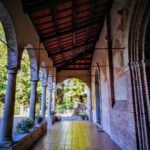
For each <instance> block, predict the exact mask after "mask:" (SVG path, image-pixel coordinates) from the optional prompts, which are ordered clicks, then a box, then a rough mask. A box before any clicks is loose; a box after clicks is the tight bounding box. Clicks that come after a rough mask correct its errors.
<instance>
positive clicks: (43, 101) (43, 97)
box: [41, 84, 47, 118]
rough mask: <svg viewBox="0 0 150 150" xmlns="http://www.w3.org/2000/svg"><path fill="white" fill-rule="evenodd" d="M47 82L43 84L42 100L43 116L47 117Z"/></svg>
mask: <svg viewBox="0 0 150 150" xmlns="http://www.w3.org/2000/svg"><path fill="white" fill-rule="evenodd" d="M46 87H47V85H46V84H43V85H42V102H41V116H42V117H43V118H45V111H46Z"/></svg>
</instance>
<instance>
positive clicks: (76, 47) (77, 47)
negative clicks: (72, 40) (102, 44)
mask: <svg viewBox="0 0 150 150" xmlns="http://www.w3.org/2000/svg"><path fill="white" fill-rule="evenodd" d="M95 42H96V41H95V40H92V41H89V42H88V43H84V44H80V45H78V46H74V47H72V48H69V49H63V50H61V51H59V52H55V53H52V54H50V52H49V56H52V57H55V56H56V55H59V54H60V53H65V52H69V51H73V50H76V49H79V48H82V47H85V48H87V47H88V46H89V45H90V44H93V45H94V44H95Z"/></svg>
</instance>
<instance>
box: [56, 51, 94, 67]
mask: <svg viewBox="0 0 150 150" xmlns="http://www.w3.org/2000/svg"><path fill="white" fill-rule="evenodd" d="M89 53H91V54H92V53H93V51H88V50H85V51H84V52H81V53H79V54H78V55H76V56H75V57H73V58H70V59H68V60H66V61H64V62H62V63H59V64H55V63H54V65H56V68H58V70H59V68H64V67H67V66H68V65H71V64H73V63H74V62H76V61H77V60H79V59H81V58H83V57H85V56H86V55H88V54H89Z"/></svg>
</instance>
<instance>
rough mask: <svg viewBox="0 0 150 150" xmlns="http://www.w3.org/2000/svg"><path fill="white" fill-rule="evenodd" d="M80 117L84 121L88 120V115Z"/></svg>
mask: <svg viewBox="0 0 150 150" xmlns="http://www.w3.org/2000/svg"><path fill="white" fill-rule="evenodd" d="M80 117H81V118H82V119H83V120H88V115H87V114H86V113H84V114H80Z"/></svg>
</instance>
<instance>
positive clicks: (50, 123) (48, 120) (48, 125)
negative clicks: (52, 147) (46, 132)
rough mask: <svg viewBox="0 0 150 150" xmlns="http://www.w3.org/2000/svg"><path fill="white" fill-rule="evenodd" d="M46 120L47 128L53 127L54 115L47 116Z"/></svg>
mask: <svg viewBox="0 0 150 150" xmlns="http://www.w3.org/2000/svg"><path fill="white" fill-rule="evenodd" d="M46 121H47V129H51V127H52V117H47V118H46Z"/></svg>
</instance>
